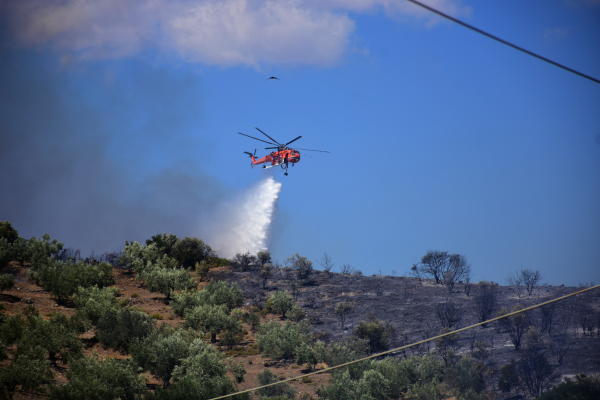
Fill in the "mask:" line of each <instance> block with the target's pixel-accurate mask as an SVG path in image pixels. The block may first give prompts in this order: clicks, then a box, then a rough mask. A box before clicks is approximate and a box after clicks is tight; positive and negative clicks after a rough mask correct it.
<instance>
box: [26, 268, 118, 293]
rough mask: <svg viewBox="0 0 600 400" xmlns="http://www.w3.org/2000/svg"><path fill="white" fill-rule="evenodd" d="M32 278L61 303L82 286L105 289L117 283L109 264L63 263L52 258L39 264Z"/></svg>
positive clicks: (31, 275) (31, 273) (31, 274)
mask: <svg viewBox="0 0 600 400" xmlns="http://www.w3.org/2000/svg"><path fill="white" fill-rule="evenodd" d="M30 277H31V278H33V279H35V281H36V282H37V283H38V284H39V285H41V286H42V287H43V288H44V289H45V290H47V291H49V292H50V293H51V294H52V295H53V296H54V297H56V298H57V299H58V300H59V301H64V300H65V299H67V298H68V297H69V296H72V295H73V294H74V293H75V292H76V291H77V289H78V288H79V287H80V286H81V287H84V288H88V287H91V286H94V285H95V286H98V287H99V288H103V287H105V286H110V285H113V284H114V283H115V274H114V270H113V267H112V266H111V265H110V264H109V263H106V262H103V263H98V264H87V263H82V262H71V261H68V262H66V263H63V262H61V261H57V260H52V259H51V258H47V259H46V261H45V263H43V264H39V266H38V270H37V271H33V272H31V271H30Z"/></svg>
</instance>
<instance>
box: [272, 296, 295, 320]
mask: <svg viewBox="0 0 600 400" xmlns="http://www.w3.org/2000/svg"><path fill="white" fill-rule="evenodd" d="M271 298H272V299H273V300H272V302H271V304H272V305H273V309H274V310H275V311H277V312H280V313H281V314H282V315H283V318H285V313H286V312H288V311H290V310H291V309H292V307H293V306H294V299H293V298H292V296H291V295H290V294H289V293H288V291H287V290H286V291H284V292H281V291H279V290H278V291H276V292H275V293H273V295H272V296H271Z"/></svg>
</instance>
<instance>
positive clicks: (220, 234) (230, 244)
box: [210, 176, 281, 258]
mask: <svg viewBox="0 0 600 400" xmlns="http://www.w3.org/2000/svg"><path fill="white" fill-rule="evenodd" d="M279 192H281V183H280V182H276V181H275V179H273V177H272V176H270V177H268V178H265V179H262V180H260V181H259V182H257V183H256V184H255V185H253V186H252V187H250V188H249V189H248V190H247V191H245V192H244V193H243V194H242V195H241V196H240V197H239V198H238V199H237V200H235V201H232V202H230V203H228V204H225V205H224V206H223V210H222V212H221V213H219V214H220V216H221V217H222V218H217V219H218V220H220V221H218V225H217V226H215V227H214V228H213V231H212V235H210V236H213V237H212V238H211V240H210V243H211V246H213V248H214V249H215V250H216V251H217V253H218V254H219V256H220V257H227V258H230V257H232V256H234V255H235V254H236V253H246V252H249V253H250V254H256V253H257V252H259V251H262V250H267V249H268V247H269V240H270V233H271V223H272V222H273V220H274V219H275V212H276V211H277V200H278V199H279Z"/></svg>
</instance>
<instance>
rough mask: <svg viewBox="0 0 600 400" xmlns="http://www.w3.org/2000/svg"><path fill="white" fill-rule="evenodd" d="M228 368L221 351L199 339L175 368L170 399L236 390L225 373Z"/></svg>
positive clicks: (205, 396) (211, 396) (205, 397)
mask: <svg viewBox="0 0 600 400" xmlns="http://www.w3.org/2000/svg"><path fill="white" fill-rule="evenodd" d="M242 369H243V367H242ZM229 370H230V369H229V368H227V366H226V365H225V363H224V361H223V355H222V353H221V352H219V351H217V350H215V348H214V347H212V346H211V345H209V344H207V343H205V342H203V341H202V340H199V339H196V340H194V341H193V342H192V343H191V344H190V346H189V349H188V356H187V357H186V358H184V359H182V360H181V363H180V364H179V365H177V366H176V367H175V368H174V370H173V375H172V385H171V387H170V389H169V392H171V393H170V395H169V396H168V398H169V399H172V398H175V399H182V400H183V399H190V398H191V399H201V400H204V399H210V398H213V397H217V396H222V395H225V394H228V393H232V392H235V391H236V390H237V387H236V386H235V384H234V383H233V382H232V381H231V380H230V379H229V378H228V377H227V376H225V374H226V373H227V372H228V371H229ZM244 372H245V371H244ZM242 380H243V374H242ZM245 397H247V398H249V396H245Z"/></svg>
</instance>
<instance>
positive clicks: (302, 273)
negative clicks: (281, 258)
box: [285, 253, 313, 279]
mask: <svg viewBox="0 0 600 400" xmlns="http://www.w3.org/2000/svg"><path fill="white" fill-rule="evenodd" d="M285 264H286V266H289V267H291V268H292V269H293V270H295V271H296V273H297V274H298V279H306V278H308V277H309V276H310V274H312V272H313V266H312V261H310V260H309V259H308V258H306V257H303V256H301V255H299V254H298V253H296V254H294V255H293V256H291V257H289V258H287V259H286V260H285Z"/></svg>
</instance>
